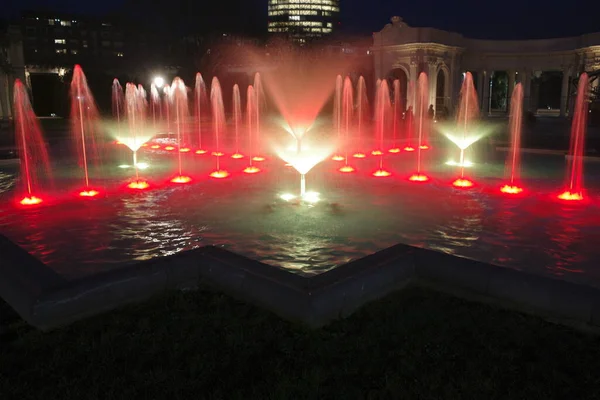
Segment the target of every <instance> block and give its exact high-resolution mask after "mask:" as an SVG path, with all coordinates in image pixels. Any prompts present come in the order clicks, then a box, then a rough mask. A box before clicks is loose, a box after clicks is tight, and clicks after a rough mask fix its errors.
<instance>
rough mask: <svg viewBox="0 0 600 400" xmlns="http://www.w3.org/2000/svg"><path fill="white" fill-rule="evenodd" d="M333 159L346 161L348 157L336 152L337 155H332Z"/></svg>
mask: <svg viewBox="0 0 600 400" xmlns="http://www.w3.org/2000/svg"><path fill="white" fill-rule="evenodd" d="M331 159H332V160H333V161H344V160H345V159H346V158H345V157H344V156H340V155H337V154H336V155H335V156H333V157H331Z"/></svg>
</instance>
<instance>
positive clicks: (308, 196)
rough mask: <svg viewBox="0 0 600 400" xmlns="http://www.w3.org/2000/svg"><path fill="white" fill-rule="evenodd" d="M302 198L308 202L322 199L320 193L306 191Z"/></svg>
mask: <svg viewBox="0 0 600 400" xmlns="http://www.w3.org/2000/svg"><path fill="white" fill-rule="evenodd" d="M302 200H304V201H306V202H307V203H313V204H314V203H317V202H318V201H319V200H320V198H319V193H317V192H306V193H304V196H302Z"/></svg>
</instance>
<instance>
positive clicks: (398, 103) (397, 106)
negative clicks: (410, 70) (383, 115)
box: [389, 79, 404, 153]
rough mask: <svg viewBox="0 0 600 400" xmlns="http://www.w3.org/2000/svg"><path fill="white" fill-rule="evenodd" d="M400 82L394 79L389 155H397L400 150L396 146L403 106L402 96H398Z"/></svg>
mask: <svg viewBox="0 0 600 400" xmlns="http://www.w3.org/2000/svg"><path fill="white" fill-rule="evenodd" d="M400 94H401V93H400V80H398V79H396V80H395V81H394V104H393V107H394V116H393V124H394V129H393V131H394V137H393V141H392V148H391V149H390V150H389V152H390V153H399V152H400V148H399V147H398V145H397V139H398V129H399V125H400V121H399V119H400V116H401V115H402V112H403V111H404V104H402V96H401V95H400Z"/></svg>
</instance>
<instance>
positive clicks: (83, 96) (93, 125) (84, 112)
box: [70, 65, 101, 197]
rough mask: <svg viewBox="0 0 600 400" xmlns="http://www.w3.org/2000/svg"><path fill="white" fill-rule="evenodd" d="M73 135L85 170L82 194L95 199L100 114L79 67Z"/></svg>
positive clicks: (73, 97)
mask: <svg viewBox="0 0 600 400" xmlns="http://www.w3.org/2000/svg"><path fill="white" fill-rule="evenodd" d="M70 97H71V133H72V135H73V139H74V143H75V147H76V149H77V152H78V154H79V165H80V166H81V167H82V169H83V178H84V184H85V186H84V187H83V189H82V191H81V192H80V194H81V195H82V196H85V197H93V196H94V195H95V194H94V195H91V196H90V194H92V193H97V190H96V189H93V188H91V185H90V176H91V172H92V171H93V167H94V166H96V167H97V166H98V163H99V162H100V159H101V158H100V154H99V147H98V142H97V137H96V136H97V134H98V129H99V122H100V120H99V113H98V109H97V108H96V102H95V101H94V97H93V96H92V92H91V91H90V88H89V87H88V84H87V80H86V78H85V75H84V74H83V70H82V69H81V67H80V66H79V65H75V68H74V69H73V79H72V81H71V90H70Z"/></svg>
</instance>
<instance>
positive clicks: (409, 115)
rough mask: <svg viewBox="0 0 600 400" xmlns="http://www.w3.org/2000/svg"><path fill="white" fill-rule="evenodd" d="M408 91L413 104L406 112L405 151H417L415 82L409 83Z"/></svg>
mask: <svg viewBox="0 0 600 400" xmlns="http://www.w3.org/2000/svg"><path fill="white" fill-rule="evenodd" d="M406 93H407V97H408V98H409V99H411V101H412V105H410V106H408V108H407V109H406V112H405V113H404V132H405V135H406V146H404V151H408V152H413V151H415V146H414V143H413V140H414V135H415V113H414V108H413V106H414V104H415V102H416V90H415V83H414V82H413V81H410V82H409V83H408V88H407V92H406Z"/></svg>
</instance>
